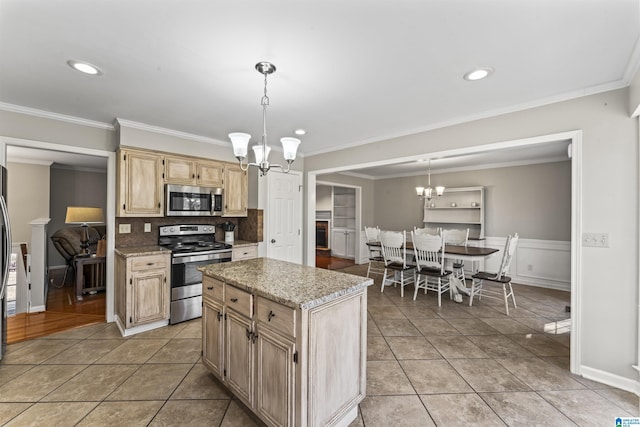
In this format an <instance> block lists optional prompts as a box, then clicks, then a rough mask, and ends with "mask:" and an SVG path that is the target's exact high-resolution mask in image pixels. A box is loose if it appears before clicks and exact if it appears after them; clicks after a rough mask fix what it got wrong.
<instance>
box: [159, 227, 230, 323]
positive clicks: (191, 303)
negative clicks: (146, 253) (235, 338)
mask: <svg viewBox="0 0 640 427" xmlns="http://www.w3.org/2000/svg"><path fill="white" fill-rule="evenodd" d="M158 244H159V245H160V246H163V247H165V248H168V249H171V314H170V319H169V323H171V324H173V323H179V322H184V321H185V320H189V319H195V318H196V317H200V316H202V273H201V272H199V271H198V270H197V269H196V267H199V266H201V265H206V264H214V263H218V262H228V261H231V245H227V244H226V243H222V242H216V230H215V226H213V225H167V226H164V227H160V237H159V239H158Z"/></svg>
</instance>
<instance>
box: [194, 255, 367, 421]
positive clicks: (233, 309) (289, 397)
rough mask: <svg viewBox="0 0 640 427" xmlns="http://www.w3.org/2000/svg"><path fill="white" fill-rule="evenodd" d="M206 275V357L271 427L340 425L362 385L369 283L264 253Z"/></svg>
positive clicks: (211, 268)
mask: <svg viewBox="0 0 640 427" xmlns="http://www.w3.org/2000/svg"><path fill="white" fill-rule="evenodd" d="M201 270H202V271H203V277H204V279H203V304H204V309H203V335H202V339H203V361H204V363H205V365H206V366H207V367H208V368H209V369H210V370H211V372H213V374H214V376H216V377H217V378H218V379H219V380H220V381H221V382H222V383H223V384H224V385H225V386H226V387H227V388H228V389H229V390H230V391H231V392H233V393H234V394H235V395H236V397H238V398H239V399H240V400H241V401H242V402H243V403H244V404H245V405H247V407H249V408H250V409H251V410H252V411H253V412H254V413H255V414H256V415H257V416H258V417H259V418H260V419H261V420H262V421H264V422H265V423H266V424H267V425H270V426H343V425H344V426H347V425H349V423H350V422H351V421H352V420H353V419H354V418H355V417H356V415H357V406H358V403H359V402H360V401H361V400H362V399H363V398H364V396H365V391H366V346H367V344H366V336H367V333H366V322H367V317H366V312H367V307H366V288H367V286H369V285H370V284H372V283H373V282H372V280H371V279H367V278H363V277H358V276H351V275H345V274H342V273H337V272H332V271H329V270H320V269H315V268H313V267H306V266H301V265H298V264H292V263H287V262H283V261H277V260H271V259H267V258H256V259H249V260H243V261H237V262H233V263H220V264H212V265H208V266H204V267H201Z"/></svg>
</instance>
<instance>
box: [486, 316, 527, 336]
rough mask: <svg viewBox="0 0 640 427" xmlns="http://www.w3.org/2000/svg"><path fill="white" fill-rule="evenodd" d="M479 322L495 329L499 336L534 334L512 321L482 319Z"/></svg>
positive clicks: (505, 319) (524, 326)
mask: <svg viewBox="0 0 640 427" xmlns="http://www.w3.org/2000/svg"><path fill="white" fill-rule="evenodd" d="M481 320H482V321H483V322H485V323H486V324H487V325H489V326H491V327H492V328H493V329H497V330H498V332H500V333H501V334H532V333H534V332H535V330H533V329H531V328H530V327H528V326H526V325H523V324H522V323H520V322H518V321H517V320H514V319H507V318H483V319H481Z"/></svg>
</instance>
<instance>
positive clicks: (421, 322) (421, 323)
mask: <svg viewBox="0 0 640 427" xmlns="http://www.w3.org/2000/svg"><path fill="white" fill-rule="evenodd" d="M411 322H412V323H413V324H414V325H415V327H416V328H417V329H418V331H420V333H421V334H422V335H424V336H425V337H427V338H429V337H431V336H436V335H462V334H460V331H458V330H457V329H456V328H454V327H453V326H451V324H450V323H449V322H447V321H446V320H444V319H440V318H438V319H412V320H411Z"/></svg>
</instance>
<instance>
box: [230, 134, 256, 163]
mask: <svg viewBox="0 0 640 427" xmlns="http://www.w3.org/2000/svg"><path fill="white" fill-rule="evenodd" d="M229 139H230V140H231V144H232V145H233V155H234V156H236V157H241V158H245V157H247V147H248V145H249V140H250V139H251V135H249V134H248V133H242V132H234V133H230V134H229Z"/></svg>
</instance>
